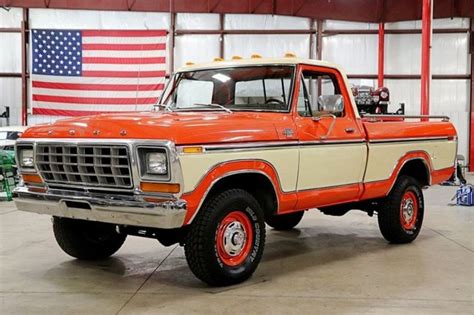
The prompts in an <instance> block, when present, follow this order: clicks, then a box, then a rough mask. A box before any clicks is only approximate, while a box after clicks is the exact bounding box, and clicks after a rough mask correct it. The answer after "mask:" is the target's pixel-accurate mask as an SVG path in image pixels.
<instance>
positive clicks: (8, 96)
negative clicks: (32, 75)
mask: <svg viewBox="0 0 474 315" xmlns="http://www.w3.org/2000/svg"><path fill="white" fill-rule="evenodd" d="M21 20H22V10H21V9H15V8H13V9H11V10H10V12H7V11H5V10H3V9H0V27H12V28H20V27H21ZM0 72H15V73H19V72H21V36H20V33H0ZM4 106H10V115H11V118H10V123H11V124H14V125H18V124H20V123H21V79H20V78H0V113H3V112H4V111H5V107H4ZM5 124H6V120H5V119H4V118H0V126H3V125H5Z"/></svg>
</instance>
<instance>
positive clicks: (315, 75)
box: [298, 71, 342, 117]
mask: <svg viewBox="0 0 474 315" xmlns="http://www.w3.org/2000/svg"><path fill="white" fill-rule="evenodd" d="M300 80H301V82H300V89H299V94H298V113H299V114H300V116H304V117H313V116H318V115H321V114H323V113H327V110H325V108H323V107H324V104H325V102H327V101H334V102H338V101H339V100H341V97H340V94H341V91H340V89H339V85H338V84H337V80H336V77H335V76H334V75H332V74H327V73H319V72H313V71H303V74H302V77H301V79H300ZM341 115H342V113H337V114H336V116H341Z"/></svg>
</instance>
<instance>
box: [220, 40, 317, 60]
mask: <svg viewBox="0 0 474 315" xmlns="http://www.w3.org/2000/svg"><path fill="white" fill-rule="evenodd" d="M224 43H225V52H224V58H225V59H230V58H231V57H232V56H233V55H238V56H242V57H243V58H249V57H250V56H251V55H252V54H260V55H262V57H275V58H281V57H283V56H284V55H285V53H287V52H293V53H295V54H296V55H297V56H298V57H300V58H309V35H226V36H225V38H224Z"/></svg>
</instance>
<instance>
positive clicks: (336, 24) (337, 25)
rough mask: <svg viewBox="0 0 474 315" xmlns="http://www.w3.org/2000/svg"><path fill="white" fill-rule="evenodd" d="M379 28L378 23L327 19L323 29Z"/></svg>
mask: <svg viewBox="0 0 474 315" xmlns="http://www.w3.org/2000/svg"><path fill="white" fill-rule="evenodd" d="M378 28H379V25H378V24H377V23H360V22H348V21H338V20H325V21H324V22H323V29H325V30H377V29H378Z"/></svg>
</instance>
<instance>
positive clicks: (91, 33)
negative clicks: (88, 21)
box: [82, 30, 168, 37]
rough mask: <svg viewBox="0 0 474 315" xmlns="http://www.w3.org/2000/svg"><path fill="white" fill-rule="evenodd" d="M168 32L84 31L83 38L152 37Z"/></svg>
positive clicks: (164, 34)
mask: <svg viewBox="0 0 474 315" xmlns="http://www.w3.org/2000/svg"><path fill="white" fill-rule="evenodd" d="M167 33H168V32H167V31H166V30H83V31H82V36H83V37H84V36H89V37H105V36H109V37H150V36H166V35H167Z"/></svg>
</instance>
